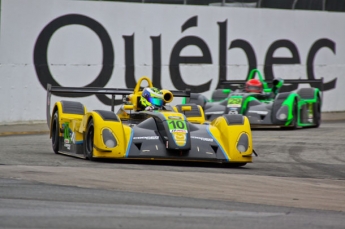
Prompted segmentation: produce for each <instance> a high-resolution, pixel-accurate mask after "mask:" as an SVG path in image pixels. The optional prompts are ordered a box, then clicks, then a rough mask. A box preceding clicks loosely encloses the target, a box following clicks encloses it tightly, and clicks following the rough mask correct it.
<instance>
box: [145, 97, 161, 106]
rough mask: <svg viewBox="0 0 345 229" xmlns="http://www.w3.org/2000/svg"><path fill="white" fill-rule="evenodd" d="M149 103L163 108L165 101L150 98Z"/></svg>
mask: <svg viewBox="0 0 345 229" xmlns="http://www.w3.org/2000/svg"><path fill="white" fill-rule="evenodd" d="M148 101H149V102H150V103H151V104H152V105H155V106H157V107H161V106H163V99H161V98H155V97H150V98H149V99H148Z"/></svg>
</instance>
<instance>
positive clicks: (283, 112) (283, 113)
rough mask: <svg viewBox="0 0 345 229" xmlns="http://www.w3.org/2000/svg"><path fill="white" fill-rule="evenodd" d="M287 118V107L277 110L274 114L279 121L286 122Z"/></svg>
mask: <svg viewBox="0 0 345 229" xmlns="http://www.w3.org/2000/svg"><path fill="white" fill-rule="evenodd" d="M288 117H289V108H288V106H282V107H281V108H279V110H278V111H277V114H276V118H277V119H278V120H280V121H286V120H287V119H288Z"/></svg>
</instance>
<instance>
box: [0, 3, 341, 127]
mask: <svg viewBox="0 0 345 229" xmlns="http://www.w3.org/2000/svg"><path fill="white" fill-rule="evenodd" d="M344 28H345V13H333V12H317V11H300V10H295V11H292V10H275V9H255V8H254V9H253V8H230V7H229V8H227V7H214V6H189V5H159V4H141V3H139V4H137V3H119V2H101V1H60V0H59V1H54V0H30V1H27V0H2V1H1V31H0V35H1V37H0V63H1V66H0V77H1V78H0V79H1V82H0V107H1V109H0V123H12V122H26V121H36V120H45V104H46V101H45V99H46V90H45V87H46V84H47V83H55V84H58V85H62V86H101V87H129V88H132V87H133V85H134V84H135V79H138V78H139V77H140V76H143V75H146V76H149V77H150V78H152V79H153V81H154V83H155V85H156V86H157V87H163V88H166V89H185V88H192V89H193V90H194V91H197V92H201V93H204V94H205V95H206V96H210V94H211V92H212V90H214V89H215V88H216V86H217V84H218V82H219V79H246V76H247V74H248V69H249V68H250V67H251V68H252V67H257V68H258V69H260V70H262V72H263V73H264V75H265V77H266V78H267V79H272V78H273V77H281V78H284V79H296V78H301V79H307V78H309V79H313V78H315V79H318V78H321V77H323V78H324V81H325V85H324V88H325V91H324V104H323V107H322V109H323V111H344V110H345V101H344V98H345V90H344V89H343V87H344V86H345V76H344V74H345V32H344ZM304 86H309V85H304ZM60 99H67V98H61V97H56V96H53V102H54V101H56V100H60ZM76 99H78V100H79V101H81V102H83V103H84V104H85V105H86V106H87V107H88V108H89V109H95V108H97V109H103V108H105V109H109V108H108V107H107V106H106V105H104V104H106V103H109V99H108V98H105V97H96V96H90V97H84V98H73V99H72V100H76Z"/></svg>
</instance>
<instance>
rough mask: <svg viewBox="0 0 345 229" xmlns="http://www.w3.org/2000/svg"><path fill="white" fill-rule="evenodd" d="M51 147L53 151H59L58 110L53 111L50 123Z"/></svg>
mask: <svg viewBox="0 0 345 229" xmlns="http://www.w3.org/2000/svg"><path fill="white" fill-rule="evenodd" d="M51 131H52V147H53V151H54V153H58V152H59V140H60V138H59V134H60V124H59V114H58V111H55V112H54V115H53V124H52V130H51Z"/></svg>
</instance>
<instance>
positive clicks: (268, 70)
mask: <svg viewBox="0 0 345 229" xmlns="http://www.w3.org/2000/svg"><path fill="white" fill-rule="evenodd" d="M197 22H198V16H193V17H191V18H189V19H188V20H187V21H186V22H185V23H184V24H183V25H182V26H181V31H182V33H183V32H184V31H186V30H188V29H190V28H192V27H197V26H198V23H197ZM217 24H218V42H219V43H218V57H219V58H218V59H219V62H218V78H217V79H216V80H218V82H220V80H225V79H226V76H227V53H228V52H231V50H232V49H235V48H239V49H242V50H243V52H244V53H245V55H246V57H247V64H248V74H249V72H250V70H251V69H253V68H257V65H258V63H257V57H256V53H255V48H254V47H253V46H252V45H251V44H250V43H249V42H248V41H246V40H244V39H235V40H231V41H228V39H227V29H228V22H227V20H224V21H222V22H217ZM67 25H82V26H85V27H87V28H89V29H90V30H92V31H93V32H94V33H95V34H96V35H97V36H98V37H99V39H100V41H101V43H102V51H103V58H102V59H103V61H102V69H101V71H100V73H99V74H98V76H97V77H96V78H95V80H93V81H92V82H91V83H90V84H88V85H85V87H105V85H106V84H107V83H108V81H109V80H110V78H111V77H112V73H113V70H114V66H115V65H114V61H115V57H116V55H115V52H114V48H113V44H112V40H111V38H110V36H109V34H108V32H107V30H106V29H105V28H104V27H103V25H102V24H100V23H99V22H97V21H96V20H95V19H93V18H90V17H88V16H85V15H81V14H67V15H63V16H60V17H58V18H56V19H54V20H52V21H51V22H50V23H48V24H47V25H46V26H45V27H44V28H43V30H42V31H41V32H40V34H38V37H37V40H36V43H35V47H34V65H35V70H36V74H37V77H38V79H39V82H40V83H41V85H42V86H43V88H46V86H47V84H48V83H49V84H52V85H53V86H59V83H58V82H57V81H56V80H55V79H54V76H53V75H52V74H51V71H50V70H49V63H48V58H47V56H48V53H47V52H48V45H49V41H50V39H51V37H52V36H53V34H54V33H56V32H58V30H59V29H60V28H62V27H64V26H67ZM122 38H123V40H124V50H125V57H124V58H125V60H124V63H125V75H124V77H125V83H126V86H127V88H134V87H135V85H136V80H135V75H134V72H135V61H134V60H135V57H134V34H133V35H131V36H126V35H123V36H122ZM150 39H151V43H152V63H153V64H152V77H151V78H152V82H153V85H155V86H156V87H158V88H161V85H162V83H161V82H162V76H161V60H162V56H161V53H162V52H161V49H162V45H161V35H159V36H150ZM187 46H196V47H198V48H199V49H200V51H201V53H202V55H200V56H181V51H182V50H183V49H184V48H186V47H187ZM279 48H286V49H288V50H289V52H290V53H291V57H274V55H273V54H274V52H275V51H276V50H277V49H279ZM323 48H327V49H328V50H329V51H331V52H332V53H333V54H334V55H335V53H336V43H335V42H334V41H332V40H330V39H328V38H318V39H316V40H315V41H314V43H313V44H311V45H310V48H309V52H308V54H307V56H306V57H305V58H306V76H307V78H308V79H311V80H312V79H315V74H314V59H315V57H316V56H317V54H318V51H319V50H320V49H323ZM228 50H229V51H228ZM181 64H213V61H212V56H211V52H210V49H209V47H208V45H207V43H206V42H205V41H204V40H203V39H202V38H200V37H197V36H185V37H182V38H181V39H179V40H178V41H177V42H176V43H175V45H174V46H173V48H172V50H171V52H170V60H169V73H170V79H171V81H172V83H173V85H174V87H175V88H176V89H179V90H185V89H186V88H190V89H191V90H192V92H198V93H202V92H206V91H209V90H210V86H211V81H212V80H209V81H208V82H206V83H204V84H199V85H189V84H186V83H185V82H184V81H183V78H182V75H181V72H180V65H181ZM296 64H297V65H298V64H301V57H300V54H299V51H298V46H297V45H296V44H295V43H293V42H292V41H290V40H288V39H281V40H276V41H274V42H273V43H272V44H271V45H270V46H269V47H268V49H267V51H266V55H265V59H264V76H265V78H266V80H272V79H273V78H274V77H275V76H274V73H273V66H274V65H296ZM195 67H196V68H197V66H195ZM336 81H337V78H334V79H332V80H331V81H329V82H326V83H324V86H323V89H324V90H325V91H327V90H332V89H334V88H335V87H336ZM296 88H297V85H296ZM60 96H61V95H60ZM65 96H68V97H83V96H86V95H85V94H84V95H78V94H65ZM96 96H97V98H98V99H99V100H100V101H101V102H102V103H104V104H106V105H110V104H111V101H110V99H109V98H108V97H106V96H105V95H96ZM120 103H122V100H117V101H116V102H115V104H120Z"/></svg>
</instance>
